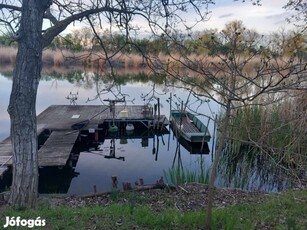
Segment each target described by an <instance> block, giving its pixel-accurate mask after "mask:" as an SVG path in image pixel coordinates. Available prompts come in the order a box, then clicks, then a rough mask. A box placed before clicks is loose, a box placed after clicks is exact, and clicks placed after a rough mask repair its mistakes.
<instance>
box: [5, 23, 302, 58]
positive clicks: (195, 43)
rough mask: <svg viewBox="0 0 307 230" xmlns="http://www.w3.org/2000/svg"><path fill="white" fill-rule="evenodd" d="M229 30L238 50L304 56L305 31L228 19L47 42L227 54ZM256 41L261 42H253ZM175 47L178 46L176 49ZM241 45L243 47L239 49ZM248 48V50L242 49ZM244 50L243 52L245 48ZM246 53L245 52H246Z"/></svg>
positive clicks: (80, 47)
mask: <svg viewBox="0 0 307 230" xmlns="http://www.w3.org/2000/svg"><path fill="white" fill-rule="evenodd" d="M232 31H236V33H240V34H241V35H243V37H244V39H242V44H241V46H242V52H243V50H244V52H249V53H250V54H252V53H256V52H258V51H259V49H264V47H265V49H266V50H267V53H268V54H271V55H277V56H279V55H280V56H283V55H293V54H295V55H299V56H301V57H306V56H307V48H306V47H307V46H306V41H307V34H306V32H295V31H285V30H280V31H278V32H274V33H271V34H268V35H261V34H259V33H258V32H257V31H254V30H250V29H247V28H245V27H244V25H243V22H242V21H231V22H229V23H227V24H226V25H225V28H224V29H223V30H222V31H221V32H219V31H218V30H217V29H207V30H204V31H201V32H194V33H191V34H180V35H178V34H176V35H171V36H173V37H174V36H176V37H177V38H176V39H173V37H172V38H170V39H167V38H165V36H163V34H162V35H161V36H160V37H158V36H156V37H153V38H127V36H126V35H125V34H119V33H115V34H114V33H110V31H108V30H104V31H99V32H98V35H99V39H98V38H97V36H95V35H94V34H93V32H92V30H91V29H90V28H87V27H84V28H81V29H77V30H74V31H72V32H71V33H68V34H65V35H59V36H57V37H56V38H55V39H54V41H53V42H52V43H51V44H50V46H49V48H51V49H66V50H70V51H75V52H79V51H100V50H102V49H105V51H108V52H117V51H119V50H120V51H121V52H122V53H133V54H142V55H147V54H154V55H156V54H167V53H173V54H174V53H177V52H179V53H182V52H183V51H184V52H185V54H187V55H189V54H196V55H209V56H214V55H217V54H221V55H227V54H228V53H229V52H230V50H231V48H230V47H231V44H232V41H231V40H229V39H228V38H226V37H227V36H225V38H223V34H225V35H227V33H230V32H232ZM175 40H176V42H179V41H180V42H181V46H178V44H174V41H175ZM256 40H258V41H261V42H258V43H257V42H255V41H256ZM0 46H16V43H15V42H12V40H11V38H10V36H8V35H1V36H0ZM178 47H181V48H180V50H178ZM243 47H244V49H243ZM246 47H248V49H246ZM246 50H247V51H246ZM246 55H249V54H248V53H246Z"/></svg>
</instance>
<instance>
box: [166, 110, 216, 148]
mask: <svg viewBox="0 0 307 230" xmlns="http://www.w3.org/2000/svg"><path fill="white" fill-rule="evenodd" d="M170 122H171V125H172V128H173V131H174V134H175V135H176V137H177V138H180V137H182V138H183V139H185V140H186V141H188V142H191V143H202V142H209V141H210V138H211V135H210V133H209V130H208V128H207V126H205V125H204V124H203V123H202V122H201V121H200V120H199V119H198V118H197V117H196V116H195V115H193V114H192V113H189V112H187V111H181V110H172V111H171V116H170Z"/></svg>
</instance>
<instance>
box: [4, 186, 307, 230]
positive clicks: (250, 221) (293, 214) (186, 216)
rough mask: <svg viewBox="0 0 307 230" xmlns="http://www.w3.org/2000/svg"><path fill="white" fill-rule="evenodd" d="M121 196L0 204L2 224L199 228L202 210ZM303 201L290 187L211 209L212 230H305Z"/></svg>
mask: <svg viewBox="0 0 307 230" xmlns="http://www.w3.org/2000/svg"><path fill="white" fill-rule="evenodd" d="M124 196H125V199H124V200H126V201H127V202H126V203H122V202H118V200H117V199H114V200H113V202H111V203H108V204H100V205H97V204H95V205H88V204H87V205H84V204H82V202H80V205H77V206H75V207H68V206H69V203H67V205H55V206H54V205H50V203H48V201H47V200H45V201H42V202H41V203H40V204H39V205H38V207H37V208H36V209H34V210H25V211H16V210H12V209H9V208H4V207H2V208H1V209H2V210H1V212H0V213H1V214H0V224H1V227H2V226H3V224H4V222H5V217H6V216H9V217H13V216H14V217H15V218H16V217H17V216H20V217H21V219H36V218H37V217H41V219H45V220H46V226H45V227H42V229H201V228H202V227H203V226H204V220H205V213H204V212H203V211H202V210H191V211H180V210H179V209H176V208H170V207H175V206H171V205H168V206H166V207H165V208H164V209H162V210H159V211H157V210H155V209H154V208H152V206H151V202H167V201H165V200H163V199H164V197H163V196H161V197H160V200H159V201H154V200H146V199H145V200H142V202H141V204H139V203H138V196H137V194H133V193H126V194H125V195H124ZM166 197H167V196H166ZM306 201H307V191H292V192H285V193H283V194H280V195H276V194H275V195H272V196H270V197H269V198H268V199H266V200H265V201H261V202H256V201H255V202H252V203H247V204H237V205H232V206H227V207H224V208H215V209H214V212H213V229H306V228H307V221H306V220H307V206H306ZM199 202H201V200H200V201H199ZM7 229H10V228H7ZM11 229H13V228H11ZM35 229H39V228H35Z"/></svg>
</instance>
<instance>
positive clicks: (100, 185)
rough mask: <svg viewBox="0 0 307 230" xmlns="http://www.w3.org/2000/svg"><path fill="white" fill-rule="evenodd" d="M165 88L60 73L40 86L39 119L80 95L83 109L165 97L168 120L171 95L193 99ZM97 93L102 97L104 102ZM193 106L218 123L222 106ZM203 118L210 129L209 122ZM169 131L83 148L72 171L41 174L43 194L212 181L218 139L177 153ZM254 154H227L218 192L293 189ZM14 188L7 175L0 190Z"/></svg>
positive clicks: (5, 121) (3, 93) (3, 112)
mask: <svg viewBox="0 0 307 230" xmlns="http://www.w3.org/2000/svg"><path fill="white" fill-rule="evenodd" d="M158 83H159V84H158ZM163 83H164V82H163V80H162V81H161V79H157V80H156V83H154V82H152V81H149V80H148V79H147V78H146V77H145V78H144V76H137V77H132V76H131V75H130V76H129V75H127V76H125V77H121V78H119V79H118V82H117V83H116V84H115V86H113V87H111V86H112V84H113V83H111V82H110V81H108V80H106V79H104V78H99V76H97V75H96V74H93V73H82V72H75V73H69V74H61V73H56V72H55V73H53V74H52V75H43V78H42V80H41V81H40V85H39V88H38V96H37V106H36V108H37V114H39V113H41V112H42V111H44V110H45V109H46V108H47V107H49V106H50V105H68V104H69V101H68V100H67V99H66V97H67V96H68V94H69V93H70V92H72V93H77V92H78V100H77V104H79V105H83V104H86V105H101V104H102V103H103V100H104V99H114V98H115V96H118V97H119V98H121V97H122V96H125V97H126V100H127V104H131V103H132V102H133V103H134V104H137V105H143V104H144V103H147V102H150V103H151V104H154V103H157V100H156V97H159V98H160V102H161V114H164V115H166V117H168V116H169V103H168V99H169V95H170V92H172V94H173V95H175V96H174V99H175V101H176V102H177V103H178V105H180V101H184V102H185V101H186V100H187V98H189V91H188V90H184V89H182V88H180V87H179V88H178V87H173V86H165V84H163ZM11 85H12V77H11V76H10V75H9V74H8V75H7V74H5V76H4V74H0V98H1V99H0V141H2V140H3V139H5V138H6V137H8V136H9V130H10V121H9V116H8V113H7V106H8V103H9V96H10V91H11ZM169 85H171V84H170V83H169ZM106 88H111V89H112V90H111V92H108V93H107V91H110V90H107V91H106V90H103V89H106ZM101 90H102V91H101ZM97 92H101V94H100V97H98V98H97ZM95 98H96V99H95ZM144 98H145V100H144ZM173 105H174V103H173ZM189 105H190V107H192V108H193V109H195V110H197V111H198V112H199V113H201V114H205V115H207V116H210V117H215V115H217V114H218V113H219V106H218V105H217V104H216V103H215V102H212V101H210V102H205V103H202V104H201V103H200V101H198V100H197V99H196V98H193V97H190V98H189ZM199 118H200V119H201V120H202V121H203V122H204V123H205V124H207V119H206V118H205V117H204V116H200V117H199ZM208 128H209V130H210V132H211V134H213V130H214V124H213V122H210V123H209V126H208ZM168 131H169V132H168V133H165V134H163V135H158V136H157V135H155V136H154V137H152V138H148V139H141V138H140V139H128V140H127V139H114V140H110V139H106V140H105V141H104V142H101V143H100V144H99V145H98V146H95V147H96V149H95V148H93V146H82V148H81V149H77V150H76V153H77V156H78V157H77V158H76V159H74V160H73V161H71V163H72V167H71V166H66V167H64V168H61V169H59V168H50V167H49V168H48V167H47V168H43V169H40V181H39V192H40V193H42V194H45V193H52V194H53V193H64V194H69V195H73V194H76V195H83V194H89V193H92V192H93V191H94V189H93V188H94V186H95V187H96V190H97V192H103V191H110V190H111V177H112V176H114V175H115V176H117V177H118V186H119V187H120V188H121V187H122V182H130V183H131V184H134V182H135V181H137V180H139V178H142V179H143V180H144V182H145V183H147V184H150V183H155V182H156V181H157V180H159V178H160V177H161V176H163V177H164V180H165V182H171V181H170V179H169V180H168V181H167V180H166V179H165V176H166V175H168V176H169V175H170V174H169V170H170V169H171V168H172V167H173V166H174V167H177V168H178V167H179V168H180V169H183V170H184V171H185V173H187V172H188V173H189V175H194V176H196V177H197V176H199V175H204V176H206V175H207V172H208V171H209V169H210V166H211V164H212V161H213V157H214V156H213V155H214V154H212V145H213V138H211V141H210V142H209V143H208V146H207V147H208V149H209V151H208V153H207V154H191V153H190V149H189V151H188V150H187V149H186V148H184V147H183V146H182V145H178V148H177V141H176V139H175V138H174V136H173V134H172V131H171V130H170V129H169V127H168ZM111 148H112V149H114V150H115V154H116V157H117V158H118V159H115V158H113V159H109V158H108V157H106V156H108V155H109V154H110V151H111ZM97 150H99V151H97ZM193 151H194V150H193ZM197 152H198V153H199V151H197ZM253 154H255V155H251V153H250V152H246V153H243V152H242V153H240V156H241V157H242V158H240V159H237V158H236V159H232V158H231V156H227V154H224V157H223V158H222V159H221V162H220V166H219V170H218V173H217V179H216V181H215V184H216V186H220V187H225V186H226V187H237V188H242V189H247V190H262V191H281V190H284V189H285V188H287V186H288V184H289V183H288V182H287V180H286V179H285V177H284V175H283V174H282V172H280V170H279V169H276V167H275V164H274V162H272V161H270V159H268V158H265V157H263V156H261V154H257V153H253ZM123 159H125V160H124V161H123ZM250 159H253V160H252V161H251V160H250ZM10 183H11V175H10V174H9V173H7V174H5V177H4V178H3V179H2V180H0V190H4V189H5V187H6V186H9V185H10Z"/></svg>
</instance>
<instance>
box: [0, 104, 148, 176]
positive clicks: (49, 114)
mask: <svg viewBox="0 0 307 230" xmlns="http://www.w3.org/2000/svg"><path fill="white" fill-rule="evenodd" d="M122 111H124V112H125V113H124V114H125V117H124V118H123V117H121V115H122V114H123V113H121V112H122ZM114 114H115V119H117V120H120V119H125V120H126V121H129V120H133V121H134V120H140V121H142V120H144V121H148V120H153V119H154V117H153V115H152V114H151V112H150V108H149V107H148V106H144V105H129V106H124V105H116V106H115V113H114ZM112 117H113V111H111V110H110V107H109V106H107V105H52V106H50V107H48V108H47V109H46V110H44V111H43V112H42V113H40V114H39V115H38V116H37V134H38V135H40V134H42V133H43V132H44V131H45V130H49V131H50V133H51V134H50V136H49V137H48V139H47V141H46V142H45V143H44V144H43V146H42V147H41V148H39V150H38V165H39V166H40V167H45V166H64V165H65V164H66V162H67V160H68V158H69V156H70V153H71V150H72V148H73V146H74V143H75V141H76V139H77V138H78V136H79V132H78V130H74V129H76V127H77V128H78V127H79V126H80V127H81V128H82V129H83V130H84V129H98V126H99V125H101V124H102V123H103V122H104V120H107V119H112ZM76 125H77V126H76ZM78 125H79V126H78ZM11 158H12V145H11V141H10V138H9V137H8V138H7V139H5V140H4V141H2V142H1V143H0V176H1V175H2V174H3V173H4V172H5V171H6V170H7V166H9V165H11V164H12V160H11Z"/></svg>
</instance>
